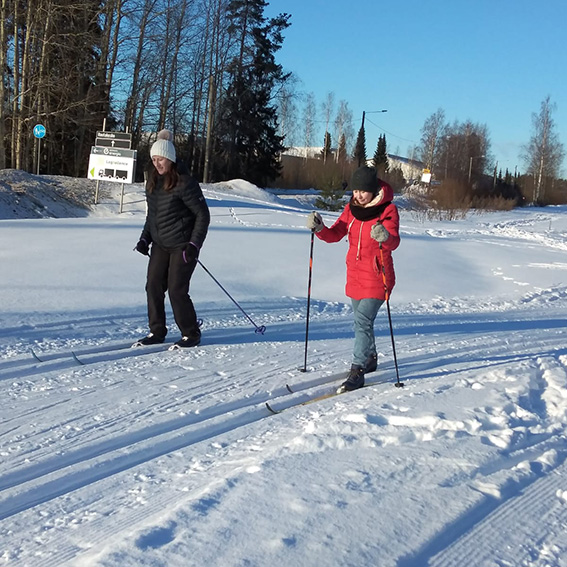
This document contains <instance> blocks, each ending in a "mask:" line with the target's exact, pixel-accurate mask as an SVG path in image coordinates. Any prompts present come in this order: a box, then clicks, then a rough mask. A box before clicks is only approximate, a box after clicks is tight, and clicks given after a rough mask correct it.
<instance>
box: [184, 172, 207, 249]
mask: <svg viewBox="0 0 567 567" xmlns="http://www.w3.org/2000/svg"><path fill="white" fill-rule="evenodd" d="M182 199H183V203H185V206H186V207H187V208H188V209H189V210H190V211H191V212H192V213H193V215H194V216H195V224H194V225H193V231H192V232H191V238H190V239H189V242H192V243H193V244H195V245H196V246H197V247H199V248H201V246H203V242H205V238H206V236H207V232H208V230H209V224H210V222H211V214H210V212H209V207H208V205H207V201H205V197H204V196H203V192H202V191H201V187H200V185H199V183H197V181H195V180H194V179H193V178H190V179H189V182H188V183H187V185H186V186H185V189H184V191H183V195H182Z"/></svg>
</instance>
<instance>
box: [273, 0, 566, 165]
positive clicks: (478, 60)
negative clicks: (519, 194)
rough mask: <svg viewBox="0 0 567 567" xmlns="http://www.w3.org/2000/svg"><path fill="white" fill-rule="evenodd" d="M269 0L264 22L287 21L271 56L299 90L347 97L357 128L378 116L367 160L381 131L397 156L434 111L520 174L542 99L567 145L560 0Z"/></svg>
mask: <svg viewBox="0 0 567 567" xmlns="http://www.w3.org/2000/svg"><path fill="white" fill-rule="evenodd" d="M268 1H269V2H270V4H269V6H268V8H267V10H266V12H265V15H266V16H268V17H269V16H274V15H276V14H279V13H282V12H285V13H288V14H291V26H290V27H289V28H288V29H287V30H286V32H285V42H284V46H283V48H282V49H281V50H280V51H279V52H278V54H277V60H278V62H279V63H280V64H282V65H283V66H284V68H285V70H286V71H292V72H293V73H294V74H295V75H296V76H297V77H298V78H299V79H300V80H301V83H300V87H299V88H300V89H301V90H302V91H303V92H313V93H314V94H315V97H316V100H317V103H318V104H319V105H320V104H321V103H322V102H323V101H324V100H325V98H326V96H327V93H329V92H333V93H334V95H335V105H336V103H337V102H338V101H339V100H343V99H344V100H346V101H347V102H348V104H349V107H350V109H351V110H352V112H353V115H354V117H355V129H356V131H358V128H359V127H360V121H361V119H362V112H363V111H367V112H371V111H374V110H379V109H387V110H388V112H387V113H381V114H367V116H366V122H365V130H366V147H367V152H368V153H369V154H370V155H372V153H374V149H375V148H376V142H377V140H378V136H379V135H380V134H382V133H385V134H386V140H387V144H388V151H390V152H391V153H397V152H398V151H399V153H400V154H401V155H406V154H407V151H408V147H410V146H412V145H415V144H417V143H418V142H419V140H420V137H421V128H422V127H423V124H424V122H425V120H426V119H427V118H428V117H429V116H431V114H433V113H434V112H436V111H437V110H438V109H439V108H441V109H443V110H444V111H445V115H446V118H447V120H448V122H450V123H452V122H453V121H455V120H457V121H459V122H464V121H466V120H471V121H473V122H475V123H480V124H485V125H486V126H487V128H488V131H489V135H490V140H491V149H492V153H493V155H494V158H495V159H496V160H498V167H499V168H502V169H503V170H505V169H506V168H508V169H509V170H510V171H512V172H513V171H514V169H515V168H516V167H517V168H518V171H523V170H524V162H523V161H522V159H521V158H520V153H521V146H522V145H525V144H526V143H527V142H528V141H529V139H530V136H531V135H532V133H533V129H532V114H533V113H534V112H535V113H537V112H539V110H540V106H541V102H542V101H543V100H544V99H545V98H546V97H547V96H548V95H549V96H550V97H551V100H552V102H553V103H555V104H556V110H555V112H554V113H553V119H554V121H555V125H556V132H557V133H558V135H559V138H560V141H561V142H562V143H563V144H564V146H565V148H566V149H567V72H566V70H567V0H541V1H540V2H535V1H534V0H529V1H528V0H405V1H404V2H394V1H393V0H390V1H389V2H384V1H383V0H353V1H351V2H348V1H345V0H271V1H270V0H268ZM322 138H323V133H321V144H322ZM333 142H334V141H333ZM566 165H567V160H565V161H564V167H563V169H562V172H561V173H562V175H563V176H566V175H567V167H566Z"/></svg>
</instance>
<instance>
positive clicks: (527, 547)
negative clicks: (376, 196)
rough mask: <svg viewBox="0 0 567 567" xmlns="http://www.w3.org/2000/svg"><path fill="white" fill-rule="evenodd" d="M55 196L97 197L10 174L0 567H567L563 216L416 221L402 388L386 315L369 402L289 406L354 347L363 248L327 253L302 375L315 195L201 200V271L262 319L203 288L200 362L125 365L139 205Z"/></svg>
mask: <svg viewBox="0 0 567 567" xmlns="http://www.w3.org/2000/svg"><path fill="white" fill-rule="evenodd" d="M16 179H17V183H18V184H19V187H20V195H19V197H18V198H19V199H20V206H16V205H14V198H13V197H14V196H13V195H11V194H10V191H11V189H10V187H11V185H13V183H14V181H15V180H16ZM48 181H49V182H51V183H55V184H56V185H57V187H58V188H61V187H64V188H65V189H66V190H68V191H69V192H70V194H72V193H73V191H74V190H75V189H76V190H77V191H82V192H84V191H89V190H91V191H92V193H93V195H94V184H92V185H89V186H88V185H86V183H88V182H87V181H86V180H73V179H64V178H57V179H55V180H54V179H47V178H37V177H35V176H27V177H26V176H25V175H23V174H22V173H21V172H11V171H4V172H0V185H1V187H0V189H2V191H1V192H0V193H1V194H0V197H1V198H0V218H2V219H5V220H1V221H0V241H1V242H2V246H1V248H0V265H1V266H2V268H1V271H0V298H1V305H2V308H1V310H0V337H1V338H2V341H1V346H0V388H1V399H2V412H1V414H0V423H1V427H0V456H1V459H0V565H6V566H10V567H22V566H30V567H66V566H69V567H71V566H73V567H95V566H96V567H118V566H120V567H134V566H135V567H158V566H159V567H193V566H195V567H197V566H199V567H202V566H204V565H210V566H219V567H220V566H222V567H227V566H230V567H233V566H234V567H237V566H238V567H244V566H248V567H252V566H257V567H263V566H267V565H272V566H278V567H279V566H281V567H284V566H285V567H288V566H292V565H293V566H297V567H300V566H305V567H319V566H325V567H329V566H333V567H334V566H337V567H338V566H352V567H376V566H379V567H394V566H396V567H424V566H431V567H449V566H452V567H481V566H483V567H488V566H491V567H492V566H498V567H527V566H530V567H565V566H567V443H566V436H565V428H566V425H567V321H566V311H567V214H566V213H567V209H566V208H565V207H548V208H545V209H536V208H527V209H521V210H515V211H511V212H502V213H489V214H482V215H474V214H473V215H470V216H469V217H468V218H467V219H464V220H458V221H452V222H441V221H423V219H420V218H417V217H415V216H414V215H413V214H412V213H411V211H408V210H405V209H402V210H401V234H402V243H401V245H400V248H399V249H398V250H397V251H396V252H395V254H394V260H395V265H396V270H397V280H398V284H397V287H396V289H395V291H394V294H393V296H392V300H391V309H392V320H393V326H394V333H395V341H396V350H397V355H398V362H399V371H400V379H401V380H402V382H403V383H404V384H405V387H404V388H395V387H394V382H395V380H396V373H395V367H394V362H393V356H392V345H391V341H390V336H389V327H388V318H387V312H386V310H385V309H384V310H383V312H381V313H380V314H379V316H378V321H377V332H378V335H379V345H380V356H379V369H378V372H376V373H375V374H372V375H369V376H368V381H369V382H374V383H375V385H373V386H371V387H368V388H364V389H363V390H359V391H356V392H353V393H349V394H345V395H343V396H337V397H333V398H329V399H326V400H323V401H318V402H315V403H311V404H306V405H294V404H297V403H298V402H299V401H305V400H309V399H312V398H313V397H316V396H317V395H320V394H323V393H326V392H328V391H330V390H333V389H334V388H335V387H336V386H337V385H338V384H339V383H340V381H341V375H339V374H338V373H341V372H342V373H344V372H346V370H347V368H348V367H349V364H350V351H351V347H352V341H353V334H352V322H351V312H350V305H349V303H348V300H347V299H346V298H345V296H344V279H345V269H344V256H345V252H346V243H344V242H342V243H338V244H334V245H329V244H324V243H322V242H319V241H316V242H315V251H314V264H313V284H312V303H311V323H310V335H309V343H308V351H307V370H308V372H300V371H299V369H300V368H302V367H303V364H304V348H305V314H306V295H307V277H308V267H309V263H308V262H309V244H310V236H309V232H308V231H307V230H306V229H305V228H304V225H305V217H306V214H307V213H308V211H309V210H310V207H311V201H312V196H310V195H306V194H304V193H298V194H294V193H293V192H289V193H287V194H285V195H281V194H280V195H272V194H269V193H267V192H266V191H263V190H261V189H258V188H256V187H253V186H250V185H249V184H247V183H245V182H243V181H235V182H231V183H227V184H215V185H207V186H204V188H203V189H204V192H205V196H206V198H207V201H208V203H209V206H210V208H211V214H212V224H211V228H210V233H209V236H208V238H207V241H206V243H205V246H204V248H203V252H202V255H201V261H202V262H203V264H204V266H206V268H207V269H208V270H209V271H210V272H211V273H212V274H213V275H214V276H215V277H216V278H217V279H218V280H219V281H220V282H221V284H222V285H223V286H224V287H225V289H226V290H227V291H228V292H229V293H230V294H231V295H232V296H233V297H234V298H235V299H236V300H237V301H238V302H239V303H240V304H241V306H242V307H243V308H244V310H245V311H246V313H247V314H248V315H249V316H250V318H251V319H252V321H253V323H251V322H250V321H249V320H247V319H246V317H244V315H243V314H242V313H241V312H240V311H239V310H238V308H237V307H236V306H235V305H234V304H233V303H232V302H231V300H230V299H229V298H228V297H227V296H226V295H225V294H224V292H223V291H222V290H221V289H220V288H219V287H218V286H217V285H216V283H215V282H214V281H213V280H212V279H211V278H210V276H209V275H208V274H207V273H206V272H205V270H203V269H201V268H198V269H197V271H196V272H195V276H194V279H193V281H192V288H191V293H192V297H193V299H194V301H195V305H196V308H197V311H198V314H199V316H200V317H201V318H202V319H203V327H202V330H203V342H202V344H201V346H199V347H197V348H194V349H189V350H186V351H174V352H170V351H167V350H166V348H165V347H163V346H159V347H157V348H153V347H151V348H148V349H145V350H144V349H131V348H128V347H129V345H130V344H131V343H132V342H133V341H134V340H135V339H137V338H139V337H141V336H144V335H145V334H146V332H147V328H146V307H145V295H144V283H145V282H144V280H145V268H146V258H144V257H142V256H141V255H139V254H137V253H135V252H133V251H132V248H133V247H134V245H135V243H136V241H137V239H138V237H139V234H140V231H141V227H142V224H143V221H144V199H143V191H142V187H141V186H140V185H132V186H130V185H127V186H126V188H125V196H124V211H123V212H122V213H121V214H120V213H119V212H118V211H119V205H118V202H119V199H120V185H115V186H112V185H111V184H107V185H105V189H104V192H103V195H104V198H103V199H102V201H101V203H100V204H99V205H97V206H96V207H93V210H92V211H91V212H90V213H89V212H88V211H84V210H81V209H78V208H76V206H75V205H74V204H73V201H72V200H66V201H62V200H61V198H60V197H59V193H58V192H57V191H55V189H53V190H50V189H49V186H47V188H46V186H45V184H46V183H47V182H48ZM36 186H37V187H36ZM25 187H29V188H30V190H29V193H30V195H25ZM22 188H24V189H22ZM56 194H57V195H58V197H57V198H56V199H54V195H56ZM50 199H51V201H52V202H51V201H49V200H50ZM54 208H56V209H57V210H55V211H54V210H53V209H54ZM53 216H59V217H61V216H65V217H67V218H52V217H53ZM22 217H26V218H22ZM42 217H43V218H42ZM324 218H325V220H326V221H327V222H329V223H330V222H332V221H333V219H334V218H336V214H334V213H331V214H330V213H325V214H324ZM254 325H256V326H261V325H265V326H266V332H265V334H264V335H261V334H258V333H255V332H254V331H255V328H254ZM177 337H178V331H177V329H176V327H175V325H174V323H173V321H172V320H171V325H170V334H169V336H168V341H169V342H173V341H174V340H176V339H177ZM34 355H35V356H36V357H37V358H38V359H40V360H41V362H40V361H39V360H38V359H36V358H34ZM383 380H388V382H387V383H381V381H383ZM286 385H289V386H291V388H292V389H293V390H294V392H295V393H293V394H292V393H289V391H288V390H287V389H286ZM266 401H269V403H270V404H271V406H272V407H273V408H276V409H283V408H288V409H287V410H286V411H283V412H281V413H278V414H277V415H273V414H271V413H270V412H269V410H268V409H267V407H266V405H265V402H266Z"/></svg>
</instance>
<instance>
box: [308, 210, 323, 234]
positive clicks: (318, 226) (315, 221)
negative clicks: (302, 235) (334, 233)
mask: <svg viewBox="0 0 567 567" xmlns="http://www.w3.org/2000/svg"><path fill="white" fill-rule="evenodd" d="M305 225H306V226H307V228H308V229H309V230H312V231H313V232H319V231H320V230H323V227H324V226H325V225H324V224H323V219H322V218H321V215H320V214H319V213H318V212H317V211H313V212H312V213H309V216H308V217H307V222H306V223H305Z"/></svg>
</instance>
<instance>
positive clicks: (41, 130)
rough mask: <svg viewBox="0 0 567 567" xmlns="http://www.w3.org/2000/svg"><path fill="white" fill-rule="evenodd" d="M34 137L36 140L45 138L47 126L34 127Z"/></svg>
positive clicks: (37, 125) (38, 125)
mask: <svg viewBox="0 0 567 567" xmlns="http://www.w3.org/2000/svg"><path fill="white" fill-rule="evenodd" d="M33 135H34V136H35V137H36V138H43V137H44V136H45V126H44V125H43V124H36V125H35V126H34V127H33Z"/></svg>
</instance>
